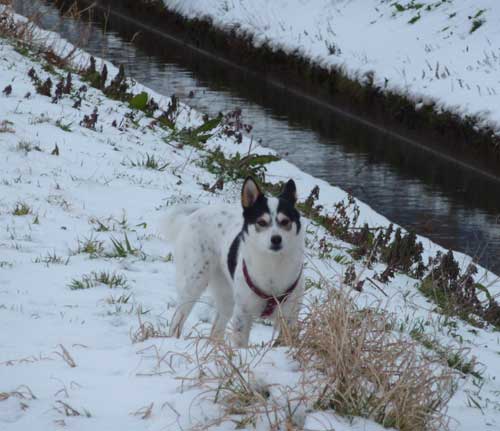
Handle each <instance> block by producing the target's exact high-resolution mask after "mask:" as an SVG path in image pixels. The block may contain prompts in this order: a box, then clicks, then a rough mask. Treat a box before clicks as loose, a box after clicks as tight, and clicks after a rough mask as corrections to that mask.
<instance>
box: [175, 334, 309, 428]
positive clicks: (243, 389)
mask: <svg viewBox="0 0 500 431" xmlns="http://www.w3.org/2000/svg"><path fill="white" fill-rule="evenodd" d="M189 350H190V351H191V350H194V352H195V354H194V355H192V356H191V357H190V358H189V359H188V360H187V361H188V363H189V364H190V370H191V371H190V372H188V373H187V374H186V375H185V376H183V377H180V378H179V379H180V380H181V381H182V389H183V390H187V389H190V388H192V387H198V388H201V393H200V394H199V396H198V397H197V398H198V401H209V402H211V403H214V404H217V405H218V406H219V407H220V411H219V415H218V416H216V417H215V418H213V419H212V420H211V421H209V422H207V421H206V420H204V421H203V422H202V423H199V424H198V425H195V426H194V428H193V429H195V430H202V429H203V430H204V429H207V428H208V427H210V426H216V425H220V424H221V423H223V422H232V423H234V424H235V426H236V428H237V429H239V428H246V427H255V426H257V425H258V424H264V426H265V427H266V428H267V429H269V430H278V429H285V430H290V431H292V430H299V429H303V424H304V419H305V416H304V414H303V412H304V407H305V405H306V404H307V402H308V399H307V396H306V395H305V394H304V392H303V390H302V389H303V387H302V385H297V387H296V388H289V387H287V388H285V387H276V386H275V385H270V384H268V383H266V382H264V381H262V380H261V379H260V378H258V376H256V373H255V370H256V368H257V367H258V366H259V364H260V363H261V362H262V361H263V360H264V358H265V357H266V356H267V355H268V353H270V351H271V350H272V343H267V344H265V345H259V346H251V347H250V348H249V349H233V348H232V347H231V346H230V345H229V344H227V343H224V342H222V341H221V340H220V339H214V338H202V337H197V338H194V339H193V344H192V346H191V348H190V349H189ZM271 389H274V391H273V393H271ZM195 401H196V400H195ZM195 406H197V403H196V402H193V407H195Z"/></svg>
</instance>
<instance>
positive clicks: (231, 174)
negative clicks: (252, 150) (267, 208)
mask: <svg viewBox="0 0 500 431" xmlns="http://www.w3.org/2000/svg"><path fill="white" fill-rule="evenodd" d="M278 160H279V157H277V156H274V155H272V154H265V155H264V154H247V155H246V156H242V155H241V154H240V153H239V152H237V153H236V154H235V155H234V156H231V157H227V156H226V155H225V154H224V152H223V151H222V149H221V148H220V147H217V148H215V149H213V150H208V151H207V155H206V157H205V158H204V160H203V162H202V164H203V167H204V168H206V169H207V170H208V171H209V172H211V173H212V174H214V175H215V176H216V177H217V178H218V179H221V180H222V181H227V180H229V181H235V180H239V179H242V178H246V177H248V176H252V177H254V178H257V179H258V180H259V181H260V182H262V183H264V182H265V172H266V170H267V169H266V165H267V164H268V163H272V162H275V161H278Z"/></svg>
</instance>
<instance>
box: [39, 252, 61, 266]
mask: <svg viewBox="0 0 500 431" xmlns="http://www.w3.org/2000/svg"><path fill="white" fill-rule="evenodd" d="M69 259H70V258H69V257H67V258H63V257H62V256H58V255H57V254H56V252H55V251H53V252H52V253H50V252H48V253H47V254H46V255H45V256H39V257H37V258H36V259H35V260H34V263H44V264H45V265H47V266H49V265H68V264H69Z"/></svg>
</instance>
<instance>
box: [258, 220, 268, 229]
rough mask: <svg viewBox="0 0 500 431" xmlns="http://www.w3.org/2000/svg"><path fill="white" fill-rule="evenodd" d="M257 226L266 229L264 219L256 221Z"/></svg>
mask: <svg viewBox="0 0 500 431" xmlns="http://www.w3.org/2000/svg"><path fill="white" fill-rule="evenodd" d="M257 224H258V225H259V226H260V227H266V226H267V221H265V220H264V219H260V220H257Z"/></svg>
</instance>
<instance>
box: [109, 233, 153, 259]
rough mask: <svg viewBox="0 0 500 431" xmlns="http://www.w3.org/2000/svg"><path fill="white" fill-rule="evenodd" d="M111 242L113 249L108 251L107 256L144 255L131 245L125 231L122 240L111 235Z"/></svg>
mask: <svg viewBox="0 0 500 431" xmlns="http://www.w3.org/2000/svg"><path fill="white" fill-rule="evenodd" d="M111 243H112V245H113V251H112V252H111V253H108V254H107V255H106V256H107V257H121V258H125V257H128V256H142V257H143V258H144V257H145V256H144V254H143V253H142V252H141V250H140V249H138V248H135V247H134V246H132V244H131V242H130V240H129V239H128V236H127V234H126V233H124V234H123V240H122V241H120V240H118V239H116V238H114V237H111Z"/></svg>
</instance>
